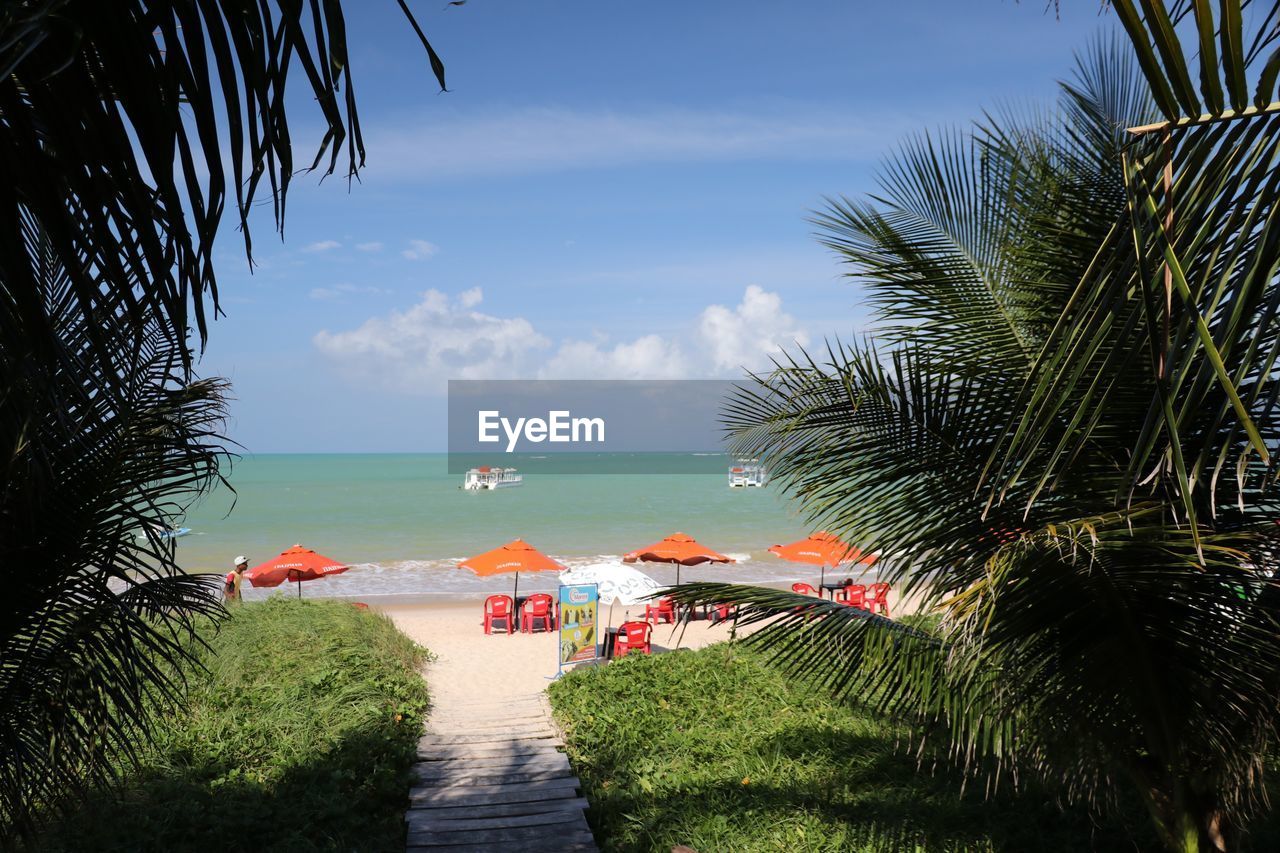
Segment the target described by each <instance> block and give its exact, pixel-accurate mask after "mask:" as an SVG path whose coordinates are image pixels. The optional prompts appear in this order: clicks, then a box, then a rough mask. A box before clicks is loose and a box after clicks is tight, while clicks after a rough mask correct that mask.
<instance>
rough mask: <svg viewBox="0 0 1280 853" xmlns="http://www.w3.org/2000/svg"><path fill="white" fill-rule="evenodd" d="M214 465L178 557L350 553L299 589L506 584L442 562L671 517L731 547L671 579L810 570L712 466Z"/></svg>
mask: <svg viewBox="0 0 1280 853" xmlns="http://www.w3.org/2000/svg"><path fill="white" fill-rule="evenodd" d="M725 463H726V464H725V465H724V466H723V467H722V468H721V471H724V470H726V469H727V466H728V460H727V459H726V461H725ZM651 464H652V460H648V461H644V460H640V461H637V462H636V463H635V465H636V466H639V465H651ZM612 467H614V468H617V467H618V466H617V465H614V466H612ZM228 479H229V480H230V481H231V484H232V485H233V486H234V488H235V491H236V494H235V495H234V496H232V495H231V494H230V493H229V492H227V491H225V490H219V491H218V492H215V493H214V494H212V495H211V496H209V497H208V498H206V499H205V500H204V501H203V502H202V503H201V504H199V505H198V506H196V507H195V508H194V509H193V511H192V512H190V513H189V514H188V516H187V518H186V519H185V520H183V522H182V523H183V524H184V525H185V526H188V527H191V528H192V529H193V531H194V533H193V534H192V535H189V536H184V537H182V538H181V539H179V540H177V542H178V558H179V562H180V563H181V565H182V566H183V567H184V568H185V569H187V570H189V571H201V572H208V571H227V570H228V569H229V568H230V567H231V561H232V560H233V559H234V558H235V556H236V555H237V554H245V555H247V556H248V557H249V558H250V560H251V562H252V563H253V564H256V563H258V562H260V561H262V560H265V559H268V558H270V557H272V556H275V555H276V554H278V553H280V551H282V550H283V549H284V548H286V547H288V546H290V545H293V544H294V543H301V544H304V545H306V546H307V547H309V548H314V549H315V550H317V551H319V552H320V553H322V554H325V555H327V556H330V557H333V558H334V559H337V560H341V561H343V562H346V563H350V564H351V565H352V566H353V568H352V569H351V570H350V571H349V572H347V573H345V574H343V575H338V576H335V577H330V578H327V579H325V580H320V581H315V582H311V583H309V584H306V585H304V590H303V594H304V595H309V596H314V595H330V596H374V595H413V596H428V597H430V596H449V597H456V596H467V597H470V596H472V595H476V594H481V593H485V592H490V591H500V590H510V588H511V581H512V578H511V577H510V576H499V577H495V578H485V579H481V578H477V577H475V576H474V575H473V574H471V572H469V571H467V570H465V569H459V568H457V566H456V564H457V562H458V561H460V560H462V559H465V558H466V557H468V556H471V555H473V554H477V553H480V552H482V551H487V550H489V549H491V548H495V547H497V546H498V545H501V544H503V543H504V542H507V541H509V540H511V539H515V538H522V539H524V540H526V541H527V542H530V543H532V544H533V545H534V546H535V547H537V548H538V549H539V550H541V551H543V552H544V553H546V554H549V555H551V556H553V557H555V558H557V559H558V560H559V561H560V562H562V563H565V564H566V565H569V566H576V565H585V564H589V563H595V562H601V561H604V560H609V559H617V558H618V557H619V556H620V555H622V554H624V553H626V552H628V551H631V550H633V549H635V548H638V547H641V546H643V545H648V544H650V543H653V542H656V541H657V540H659V539H661V538H663V537H664V536H666V535H668V534H670V533H674V532H676V531H683V532H685V533H688V534H689V535H691V536H693V537H695V538H697V539H698V541H699V542H701V543H703V544H704V545H707V546H708V547H710V548H713V549H715V550H718V551H720V552H721V553H724V554H727V555H729V556H732V557H734V558H735V559H737V560H738V562H737V563H734V564H732V565H729V566H724V567H694V568H685V569H682V570H681V578H682V579H683V580H691V579H695V578H696V579H704V580H730V581H742V582H749V583H758V582H777V581H783V580H792V579H797V580H803V579H810V578H809V576H810V575H812V574H814V572H813V571H810V570H809V569H808V567H805V566H796V565H793V564H789V563H785V562H783V561H781V560H779V559H778V558H776V557H774V556H773V555H772V554H769V553H768V552H767V550H766V549H767V548H768V547H769V546H770V545H773V544H775V543H778V542H789V541H791V540H793V539H798V538H801V537H803V536H805V535H806V534H807V533H808V532H809V531H808V530H807V528H806V527H805V525H804V523H803V520H802V519H801V518H799V517H798V516H797V515H796V514H795V513H794V512H793V511H792V510H790V509H789V507H788V506H787V505H786V503H785V502H784V501H783V499H782V498H781V496H780V495H779V494H778V492H777V491H776V490H775V489H773V488H772V487H769V488H764V489H730V488H729V487H728V485H727V482H726V478H725V474H724V473H717V474H713V475H709V474H686V475H675V474H616V473H610V474H588V475H581V474H552V473H536V474H535V473H532V472H529V473H527V474H526V476H525V481H524V485H523V486H520V487H517V488H509V489H500V490H497V491H492V492H464V491H462V490H461V489H460V488H458V486H459V484H460V483H461V482H462V477H461V476H458V475H450V474H449V473H448V472H447V470H446V456H445V455H444V454H404V455H400V454H368V455H366V454H350V455H347V454H324V455H309V454H276V455H258V456H250V457H244V458H242V459H241V460H239V461H238V462H237V463H236V464H235V465H234V466H233V468H232V469H231V471H230V472H229V475H228ZM233 497H234V509H233V508H232V503H233ZM640 568H641V569H642V570H643V571H645V572H646V573H647V574H649V575H651V576H652V577H654V578H655V579H656V580H658V581H660V582H663V583H670V582H673V581H674V579H675V572H674V569H673V568H671V567H667V566H653V565H644V566H641V567H640ZM555 582H556V581H555V576H554V575H553V574H542V575H522V576H521V578H520V588H521V590H524V589H529V590H534V589H549V588H551V587H553V586H554V585H555ZM254 594H255V595H262V594H266V592H265V591H263V590H255V591H254Z"/></svg>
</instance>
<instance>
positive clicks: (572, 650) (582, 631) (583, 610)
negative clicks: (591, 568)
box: [558, 583, 600, 666]
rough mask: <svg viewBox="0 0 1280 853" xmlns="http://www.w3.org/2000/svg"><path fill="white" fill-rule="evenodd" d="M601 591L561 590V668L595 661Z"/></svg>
mask: <svg viewBox="0 0 1280 853" xmlns="http://www.w3.org/2000/svg"><path fill="white" fill-rule="evenodd" d="M599 610H600V587H599V586H597V585H596V584H593V583H591V584H582V585H579V586H562V587H560V659H559V661H558V662H559V664H560V666H564V665H566V664H572V663H580V662H581V661H586V660H595V658H596V642H597V641H598V640H599V635H598V633H597V628H598V625H599V619H598V618H597V617H598V616H599Z"/></svg>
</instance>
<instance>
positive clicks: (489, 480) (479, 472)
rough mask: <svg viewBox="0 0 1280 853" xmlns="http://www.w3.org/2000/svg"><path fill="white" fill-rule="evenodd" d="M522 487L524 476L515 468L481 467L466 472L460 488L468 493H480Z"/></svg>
mask: <svg viewBox="0 0 1280 853" xmlns="http://www.w3.org/2000/svg"><path fill="white" fill-rule="evenodd" d="M522 485H524V476H523V475H522V474H520V473H519V472H518V471H516V469H515V468H492V467H490V466H488V465H481V466H480V467H479V468H472V469H471V470H470V471H468V472H467V476H466V479H464V480H463V481H462V488H464V489H466V490H467V491H468V492H480V491H486V490H489V489H507V488H510V487H512V486H522Z"/></svg>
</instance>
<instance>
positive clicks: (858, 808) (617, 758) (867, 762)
mask: <svg viewBox="0 0 1280 853" xmlns="http://www.w3.org/2000/svg"><path fill="white" fill-rule="evenodd" d="M550 693H551V701H552V705H553V707H554V708H555V712H556V716H557V718H558V719H559V720H560V722H561V724H562V725H563V726H564V727H565V729H566V731H567V734H568V748H569V753H570V756H571V758H572V759H573V762H574V767H575V768H576V770H577V771H578V774H579V777H580V778H581V780H582V782H583V785H584V786H585V789H586V792H587V796H588V798H589V800H590V802H591V808H590V810H589V812H588V818H589V820H590V821H591V824H592V827H593V829H594V830H595V831H596V838H597V841H598V842H599V843H600V844H601V847H602V849H604V850H612V851H650V850H652V851H663V853H666V851H669V850H670V849H671V847H672V846H673V845H675V844H687V845H689V846H691V847H693V848H694V849H696V850H698V851H699V853H712V851H756V850H805V851H836V850H840V851H846V850H875V851H899V850H999V851H1025V850H1064V851H1065V850H1072V851H1074V850H1089V849H1092V850H1128V851H1132V850H1134V849H1150V848H1151V847H1152V846H1153V842H1154V839H1153V837H1152V835H1151V833H1150V831H1149V829H1148V827H1147V824H1146V821H1145V818H1144V817H1142V816H1135V817H1134V819H1133V820H1132V821H1129V822H1114V823H1103V824H1096V825H1095V824H1094V823H1093V822H1092V821H1091V820H1090V819H1089V818H1088V816H1087V815H1085V814H1084V813H1083V812H1081V811H1078V810H1070V809H1067V810H1064V809H1061V808H1059V807H1057V806H1055V805H1054V804H1053V803H1052V802H1051V800H1050V798H1048V797H1046V795H1045V794H1044V793H1043V792H1038V791H1026V792H1024V793H1023V794H1021V795H1020V796H1012V795H1007V794H1004V795H1000V796H997V797H995V798H993V799H990V800H988V799H986V798H985V797H984V794H983V791H981V790H972V789H970V790H968V791H965V792H963V793H962V783H961V780H960V779H959V778H958V777H957V776H956V775H955V774H954V773H952V772H948V771H945V770H939V771H930V770H922V769H920V768H919V767H918V765H917V762H916V761H915V759H914V758H912V757H910V756H908V755H906V754H905V752H906V751H905V749H904V748H903V747H902V745H901V743H900V741H899V738H900V737H901V736H902V734H903V732H902V731H901V730H900V729H898V728H896V727H895V726H894V725H892V724H891V723H888V722H886V721H884V720H883V719H881V718H879V717H877V716H876V715H874V713H872V712H869V711H863V710H858V709H855V708H851V707H848V706H845V705H841V704H838V703H835V702H833V701H831V700H830V699H828V698H825V697H824V696H821V695H816V694H814V693H813V692H811V691H810V690H808V689H806V688H805V687H803V686H802V685H799V684H796V683H793V682H790V681H788V680H787V679H785V678H783V677H782V676H781V675H780V674H779V673H778V672H776V671H775V670H773V669H771V668H769V667H768V666H767V665H765V664H764V663H763V662H762V660H761V659H760V658H759V657H758V656H757V655H755V654H753V653H750V652H748V651H746V650H745V649H743V648H742V647H740V646H738V647H735V646H731V645H728V644H722V645H718V646H712V647H709V648H706V649H703V650H701V651H696V652H678V653H673V654H666V655H659V656H653V657H645V656H642V655H632V656H629V657H627V658H625V659H624V660H621V661H617V662H614V663H611V664H609V665H608V666H604V667H598V668H593V669H589V670H583V671H579V672H576V673H574V674H572V675H570V676H568V677H566V678H564V679H562V680H561V681H559V682H557V683H555V684H553V685H552V687H551V688H550ZM1259 849H1261V848H1259Z"/></svg>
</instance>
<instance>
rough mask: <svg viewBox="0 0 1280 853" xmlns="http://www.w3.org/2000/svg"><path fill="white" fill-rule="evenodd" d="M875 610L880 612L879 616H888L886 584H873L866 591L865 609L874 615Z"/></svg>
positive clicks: (887, 589)
mask: <svg viewBox="0 0 1280 853" xmlns="http://www.w3.org/2000/svg"><path fill="white" fill-rule="evenodd" d="M877 608H878V609H879V610H880V615H882V616H888V615H889V585H888V584H887V583H873V584H872V585H871V586H870V587H869V588H868V590H867V609H868V610H870V611H871V612H872V613H875V612H876V609H877Z"/></svg>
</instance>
